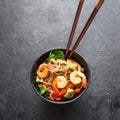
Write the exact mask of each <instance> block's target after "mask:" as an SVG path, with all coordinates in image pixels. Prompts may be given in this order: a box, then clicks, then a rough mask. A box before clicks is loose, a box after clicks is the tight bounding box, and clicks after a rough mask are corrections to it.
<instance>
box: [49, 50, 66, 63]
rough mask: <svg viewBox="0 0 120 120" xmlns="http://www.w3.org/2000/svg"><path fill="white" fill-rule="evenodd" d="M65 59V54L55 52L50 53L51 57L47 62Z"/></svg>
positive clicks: (58, 51) (60, 51) (59, 51)
mask: <svg viewBox="0 0 120 120" xmlns="http://www.w3.org/2000/svg"><path fill="white" fill-rule="evenodd" d="M63 57H64V53H63V51H62V50H54V51H51V52H50V53H49V57H48V59H47V62H50V60H51V59H55V60H57V59H60V58H63Z"/></svg>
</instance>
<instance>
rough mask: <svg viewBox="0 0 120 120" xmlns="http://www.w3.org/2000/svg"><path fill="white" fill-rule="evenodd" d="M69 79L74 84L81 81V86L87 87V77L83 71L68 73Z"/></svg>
mask: <svg viewBox="0 0 120 120" xmlns="http://www.w3.org/2000/svg"><path fill="white" fill-rule="evenodd" d="M70 81H71V82H72V83H73V84H74V85H78V84H80V83H82V86H83V87H84V88H86V87H87V78H86V76H85V74H84V73H82V72H79V71H73V72H72V73H71V74H70Z"/></svg>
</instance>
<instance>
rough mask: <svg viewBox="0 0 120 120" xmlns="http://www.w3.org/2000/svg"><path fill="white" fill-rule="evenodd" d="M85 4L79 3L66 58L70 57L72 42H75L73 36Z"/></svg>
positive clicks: (82, 1)
mask: <svg viewBox="0 0 120 120" xmlns="http://www.w3.org/2000/svg"><path fill="white" fill-rule="evenodd" d="M83 3H84V0H80V1H79V4H78V8H77V11H76V15H75V19H74V22H73V26H72V30H71V33H70V36H69V41H68V44H67V48H66V52H65V56H66V57H67V55H68V52H69V49H70V45H71V43H72V40H73V36H74V33H75V30H76V26H77V23H78V20H79V16H80V13H81V10H82V6H83Z"/></svg>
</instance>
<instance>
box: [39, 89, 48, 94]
mask: <svg viewBox="0 0 120 120" xmlns="http://www.w3.org/2000/svg"><path fill="white" fill-rule="evenodd" d="M39 89H40V95H43V94H44V93H45V92H46V90H47V89H46V88H44V87H40V88H39Z"/></svg>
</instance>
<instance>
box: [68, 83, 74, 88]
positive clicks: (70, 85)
mask: <svg viewBox="0 0 120 120" xmlns="http://www.w3.org/2000/svg"><path fill="white" fill-rule="evenodd" d="M74 87H75V85H74V84H72V83H71V84H69V85H68V86H67V88H71V89H72V88H74Z"/></svg>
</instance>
